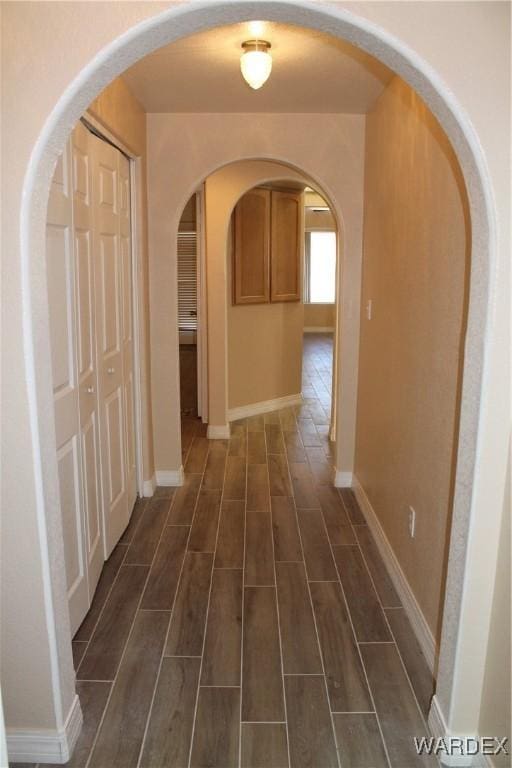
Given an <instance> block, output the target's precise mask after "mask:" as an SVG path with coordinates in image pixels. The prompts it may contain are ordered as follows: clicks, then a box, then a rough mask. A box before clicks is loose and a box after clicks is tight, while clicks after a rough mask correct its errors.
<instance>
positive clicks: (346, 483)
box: [331, 434, 352, 488]
mask: <svg viewBox="0 0 512 768" xmlns="http://www.w3.org/2000/svg"><path fill="white" fill-rule="evenodd" d="M332 439H333V436H332V434H331V440H332ZM334 487H335V488H352V472H341V471H340V470H339V469H337V470H336V475H335V477H334Z"/></svg>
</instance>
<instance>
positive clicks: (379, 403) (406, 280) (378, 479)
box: [355, 78, 469, 639]
mask: <svg viewBox="0 0 512 768" xmlns="http://www.w3.org/2000/svg"><path fill="white" fill-rule="evenodd" d="M461 189H462V184H461V178H460V172H459V170H458V166H457V164H456V162H455V159H454V155H453V151H452V150H451V148H450V146H449V144H448V141H447V139H446V137H445V135H444V134H443V132H442V131H441V129H440V127H439V125H438V124H437V122H436V121H435V119H434V118H433V117H432V115H431V113H430V112H429V111H428V110H427V109H426V107H425V106H424V104H423V103H422V101H421V100H420V99H419V97H418V96H416V95H415V94H414V92H413V91H412V90H411V89H410V88H409V87H408V86H407V85H405V83H403V81H401V80H398V79H397V78H395V79H394V80H392V82H391V83H390V85H389V86H388V88H387V89H386V91H385V92H384V93H383V95H382V96H381V97H380V99H379V101H378V103H377V105H376V108H375V109H374V111H373V112H372V113H371V114H370V115H368V118H367V126H366V169H365V219H364V252H363V280H362V292H361V296H362V300H361V307H362V310H361V346H360V355H359V392H358V405H357V436H356V456H355V472H356V476H357V478H358V480H359V482H360V483H361V484H362V486H363V488H364V490H365V492H366V494H367V496H368V498H369V500H370V502H371V504H372V506H373V508H374V510H375V512H376V514H377V516H378V518H379V520H380V522H381V524H382V526H383V528H384V531H385V533H386V535H387V537H388V539H389V542H390V544H391V546H392V547H393V549H394V551H395V554H396V556H397V558H398V560H399V563H400V565H401V567H402V569H403V571H404V572H405V575H406V577H407V580H408V581H409V584H410V585H411V587H412V589H413V592H414V594H415V596H416V598H417V600H418V603H419V605H420V607H421V609H422V611H423V613H424V615H425V617H426V619H427V621H428V624H429V626H430V628H431V630H432V632H433V634H434V636H435V637H436V639H439V633H440V621H441V616H442V599H443V587H444V575H445V574H444V572H445V566H446V557H447V536H448V525H449V520H450V505H451V493H452V481H453V471H454V467H453V458H454V434H455V430H456V427H457V402H458V387H459V362H460V351H461V340H462V332H463V317H464V295H465V283H466V280H467V274H466V268H467V259H468V250H469V242H468V236H467V230H466V225H467V220H466V216H467V213H466V201H465V199H464V197H463V195H462V193H461ZM370 299H371V300H372V319H371V320H368V319H367V318H366V314H365V312H364V308H365V307H366V304H367V302H368V300H370ZM409 505H410V506H412V507H414V509H415V511H416V533H415V538H414V539H410V538H409V533H408V510H409Z"/></svg>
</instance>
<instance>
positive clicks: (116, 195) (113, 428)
mask: <svg viewBox="0 0 512 768" xmlns="http://www.w3.org/2000/svg"><path fill="white" fill-rule="evenodd" d="M90 141H91V143H92V146H93V200H94V242H95V249H94V250H95V257H96V264H95V266H96V322H97V339H98V344H97V350H98V351H97V354H98V373H99V401H100V437H101V454H102V473H103V530H104V547H105V557H108V556H109V554H110V553H111V551H112V550H113V548H114V546H115V545H116V544H117V541H118V540H119V537H120V536H121V534H122V532H123V531H124V529H125V528H126V526H127V525H128V521H129V519H130V512H131V510H132V507H133V503H134V502H135V497H133V499H132V494H131V492H130V491H129V486H128V483H127V481H128V480H129V479H130V473H129V468H128V457H127V421H128V415H127V407H128V404H127V402H126V393H125V382H126V372H125V367H126V363H125V357H126V354H125V349H124V346H125V344H124V330H125V329H124V322H123V315H124V306H125V300H124V268H125V267H124V258H125V251H126V250H127V251H128V252H127V258H128V260H129V263H130V264H131V254H130V251H129V249H126V248H125V247H124V245H123V237H124V239H127V238H129V218H128V219H127V226H126V231H125V232H123V223H124V221H125V219H126V218H127V217H126V214H125V213H123V211H124V210H125V209H126V206H127V202H126V196H127V194H128V192H127V190H126V189H125V188H124V175H122V174H121V171H120V167H121V164H122V161H123V160H125V158H124V157H123V156H122V155H121V153H120V152H119V151H118V150H116V149H115V148H114V147H112V146H111V145H109V144H107V143H106V142H104V141H101V140H100V139H98V138H97V137H95V136H91V137H90ZM126 163H127V164H128V161H126ZM121 177H122V179H123V180H121ZM126 178H127V179H128V176H127V175H126ZM131 346H132V344H131V339H130V343H129V349H130V351H131ZM131 407H133V404H131Z"/></svg>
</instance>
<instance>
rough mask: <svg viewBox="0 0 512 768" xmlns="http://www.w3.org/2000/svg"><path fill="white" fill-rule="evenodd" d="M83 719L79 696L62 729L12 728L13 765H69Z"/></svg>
mask: <svg viewBox="0 0 512 768" xmlns="http://www.w3.org/2000/svg"><path fill="white" fill-rule="evenodd" d="M82 723H83V717H82V710H81V708H80V699H79V698H78V696H77V695H76V694H75V698H74V699H73V703H72V705H71V709H70V710H69V714H68V716H67V718H66V722H65V724H64V727H63V728H62V729H59V730H55V731H52V730H47V729H44V730H43V729H41V730H34V731H32V730H29V729H24V728H8V729H7V731H6V736H7V754H8V755H9V761H10V762H11V763H67V762H68V760H69V759H70V758H71V755H72V754H73V749H74V748H75V744H76V742H77V740H78V737H79V735H80V730H81V728H82Z"/></svg>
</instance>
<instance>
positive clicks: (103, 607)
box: [71, 510, 144, 682]
mask: <svg viewBox="0 0 512 768" xmlns="http://www.w3.org/2000/svg"><path fill="white" fill-rule="evenodd" d="M132 512H133V511H132ZM142 512H143V513H144V510H142ZM141 519H142V515H141ZM139 523H140V520H139ZM139 523H137V525H136V527H135V531H134V533H133V535H134V536H135V533H136V532H137V529H138V527H139ZM128 525H129V523H128ZM132 540H133V539H132ZM129 549H130V545H128V546H127V547H126V552H125V553H124V555H123V559H122V560H121V562H120V563H119V568H118V569H117V572H116V575H115V576H114V579H113V581H112V584H111V585H110V588H109V590H108V592H107V595H106V597H105V600H104V602H103V605H102V606H101V609H100V612H99V614H98V618H97V619H96V623H95V624H94V627H93V628H92V631H91V634H90V636H89V639H88V640H87V647H86V649H85V651H84V652H83V654H82V658H81V659H80V664H79V665H78V669H76V671H75V682H80V681H81V678H78V677H77V674H78V671H79V669H80V666H81V664H82V662H83V660H84V658H85V655H86V653H87V651H88V650H89V645H90V643H91V641H92V639H93V637H94V635H95V632H96V630H97V628H98V624H99V622H100V619H101V617H102V616H103V612H104V610H105V606H106V605H107V602H108V600H109V599H110V595H111V594H112V590H113V589H114V586H115V583H116V582H117V579H118V578H119V574H120V573H121V568H122V567H123V565H124V561H125V560H126V556H127V554H128V550H129ZM111 554H112V553H111ZM105 562H106V561H105ZM103 567H104V566H103ZM100 578H101V574H100ZM98 581H99V580H98ZM93 600H94V597H93ZM91 605H92V603H91ZM89 610H90V609H89ZM84 620H85V617H84ZM79 629H80V627H79ZM77 631H78V630H77ZM75 634H76V633H75ZM77 642H80V641H77ZM71 647H73V638H71Z"/></svg>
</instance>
